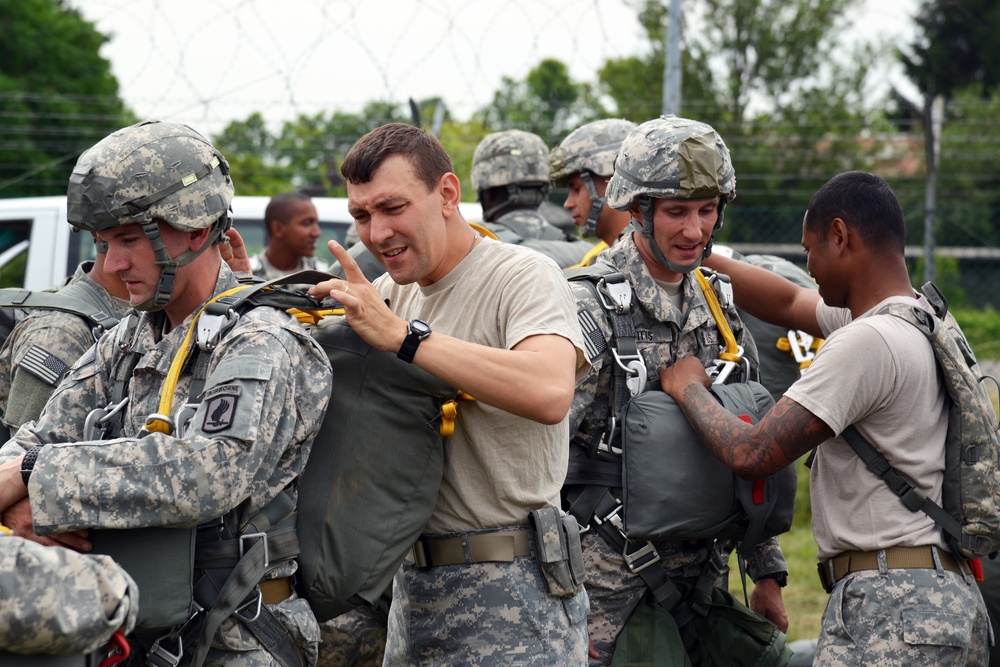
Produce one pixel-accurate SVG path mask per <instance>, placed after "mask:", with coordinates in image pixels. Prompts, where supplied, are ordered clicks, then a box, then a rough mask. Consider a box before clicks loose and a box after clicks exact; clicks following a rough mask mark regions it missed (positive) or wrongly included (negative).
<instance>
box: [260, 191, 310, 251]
mask: <svg viewBox="0 0 1000 667" xmlns="http://www.w3.org/2000/svg"><path fill="white" fill-rule="evenodd" d="M311 201H312V197H310V196H309V195H307V194H306V193H304V192H282V193H279V194H276V195H274V196H273V197H271V201H269V202H267V207H266V208H265V209H264V240H265V241H268V240H270V238H271V222H272V221H274V220H277V221H278V222H280V223H282V224H285V223H287V222H288V217H289V216H290V215H291V214H292V207H293V206H294V205H295V204H298V203H300V202H311Z"/></svg>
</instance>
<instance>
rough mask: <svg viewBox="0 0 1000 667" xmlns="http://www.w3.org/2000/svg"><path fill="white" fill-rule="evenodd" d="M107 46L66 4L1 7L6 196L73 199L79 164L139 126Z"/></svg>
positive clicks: (0, 182)
mask: <svg viewBox="0 0 1000 667" xmlns="http://www.w3.org/2000/svg"><path fill="white" fill-rule="evenodd" d="M105 42H107V37H105V36H104V35H102V34H101V33H99V32H98V31H97V30H96V29H95V28H94V25H93V24H92V23H90V22H89V21H86V20H84V19H83V17H82V16H81V15H80V13H79V12H78V11H77V10H75V9H71V8H69V7H67V6H66V4H65V3H64V2H62V1H61V0H0V44H3V48H0V116H2V117H3V123H2V125H0V133H2V139H0V196H3V197H18V196H30V195H51V194H62V193H65V192H66V183H67V182H68V181H69V175H70V170H71V169H72V167H73V163H74V162H75V161H76V158H77V156H79V154H80V153H81V152H82V151H83V150H85V149H87V148H89V147H90V146H92V145H93V144H95V143H97V142H98V141H99V140H101V139H102V138H104V137H105V136H106V135H107V134H109V133H110V132H111V131H113V130H115V129H118V128H120V127H122V126H123V125H126V124H128V123H129V122H132V120H133V117H132V115H131V114H130V113H129V112H128V111H127V110H126V108H125V105H124V104H123V102H122V101H121V99H120V98H119V97H118V82H117V80H116V79H115V77H114V76H113V75H112V73H111V66H110V64H109V63H108V61H107V60H105V59H104V58H102V57H101V55H100V53H99V52H100V48H101V46H102V45H103V44H104V43H105Z"/></svg>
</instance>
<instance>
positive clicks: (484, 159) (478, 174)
mask: <svg viewBox="0 0 1000 667" xmlns="http://www.w3.org/2000/svg"><path fill="white" fill-rule="evenodd" d="M548 160H549V149H548V148H547V147H546V146H545V142H544V141H542V138H541V137H539V136H538V135H537V134H532V133H531V132H525V131H524V130H504V131H503V132H494V133H493V134H488V135H486V137H485V138H483V140H482V141H481V142H479V145H478V146H476V151H475V153H473V156H472V173H471V176H472V189H473V190H475V191H476V194H477V195H478V197H479V201H480V203H481V204H482V206H483V221H484V222H486V223H491V224H490V225H488V226H489V228H490V229H491V230H493V231H494V232H497V233H498V234H497V235H498V236H499V238H500V240H502V241H513V242H518V243H519V242H520V241H526V240H529V239H546V240H563V239H565V235H564V234H563V232H562V231H561V230H560V229H559V228H557V227H555V226H554V225H552V224H550V223H549V222H548V221H546V220H545V218H544V217H542V214H541V213H539V210H538V207H539V206H541V204H542V202H544V201H545V200H546V198H547V197H548V195H549V191H550V190H551V185H550V184H549V163H548ZM504 231H506V232H508V234H504V233H502V232H504ZM511 232H512V233H513V234H514V235H515V236H516V237H517V238H514V237H511V236H510V235H509V233H511Z"/></svg>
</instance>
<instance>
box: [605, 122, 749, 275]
mask: <svg viewBox="0 0 1000 667" xmlns="http://www.w3.org/2000/svg"><path fill="white" fill-rule="evenodd" d="M606 196H607V198H608V206H611V207H612V208H615V209H618V210H619V211H627V210H629V209H630V208H631V207H632V204H634V203H636V202H638V203H639V204H640V205H641V207H642V210H643V220H636V219H635V218H634V217H633V219H632V225H633V227H635V229H636V231H637V232H639V233H640V234H641V235H642V236H643V237H645V238H647V239H649V245H650V249H651V250H652V251H653V255H654V256H655V257H656V260H657V261H658V262H659V263H660V264H661V265H663V266H665V267H667V268H669V269H670V270H671V271H675V272H678V273H686V272H688V271H692V270H694V269H695V268H697V267H698V266H699V265H700V264H701V260H702V259H704V258H705V257H708V256H709V255H710V254H711V253H712V241H711V239H709V242H708V244H707V245H706V247H705V252H704V253H703V255H702V256H701V258H699V259H698V260H697V261H696V262H694V263H692V264H688V265H684V266H679V265H675V264H673V263H672V262H668V261H667V260H666V259H665V258H664V256H663V253H662V252H661V251H660V248H659V247H658V246H657V244H656V242H655V241H654V240H653V206H652V200H653V199H708V198H710V197H719V215H718V218H717V220H716V223H715V230H718V229H719V228H721V227H722V214H723V210H724V209H725V206H726V203H728V202H730V201H732V200H733V199H735V197H736V171H735V170H734V169H733V162H732V159H731V158H730V156H729V149H728V148H726V144H725V142H723V141H722V137H720V136H719V133H718V132H716V131H715V130H714V129H713V128H712V126H710V125H707V124H705V123H701V122H698V121H696V120H688V119H686V118H678V117H677V116H660V117H659V118H656V119H654V120H649V121H646V122H645V123H643V124H642V125H639V126H638V127H637V128H635V130H633V131H632V132H631V133H629V135H628V136H627V137H625V140H624V141H622V147H621V150H620V151H619V152H618V157H617V158H616V160H615V173H614V175H613V176H612V177H611V180H610V181H609V182H608V188H607V191H606ZM715 230H713V235H714V231H715Z"/></svg>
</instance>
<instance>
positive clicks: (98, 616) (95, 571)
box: [0, 536, 138, 655]
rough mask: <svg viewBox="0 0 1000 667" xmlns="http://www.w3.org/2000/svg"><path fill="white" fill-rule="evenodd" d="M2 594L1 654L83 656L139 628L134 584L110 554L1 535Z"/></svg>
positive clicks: (0, 599)
mask: <svg viewBox="0 0 1000 667" xmlns="http://www.w3.org/2000/svg"><path fill="white" fill-rule="evenodd" d="M0 591H3V594H2V595H0V651H13V652H15V653H27V654H56V655H65V654H77V655H83V654H86V653H90V652H91V651H96V650H97V649H99V648H100V647H101V646H102V645H103V644H104V643H105V642H106V641H108V639H110V637H111V635H112V634H113V633H114V632H115V631H116V630H118V629H119V628H122V629H123V631H124V632H130V631H131V630H132V628H133V627H135V620H136V613H137V611H138V605H137V604H136V602H137V600H138V591H137V589H136V585H135V582H134V581H132V577H130V576H129V575H128V573H127V572H125V570H123V569H122V568H121V567H119V566H118V564H117V563H115V562H114V561H113V560H112V559H111V557H110V556H88V555H84V554H80V553H77V552H75V551H72V550H70V549H62V548H59V547H44V546H42V545H41V544H38V543H36V542H29V541H27V540H25V539H23V538H20V537H3V536H0Z"/></svg>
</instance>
